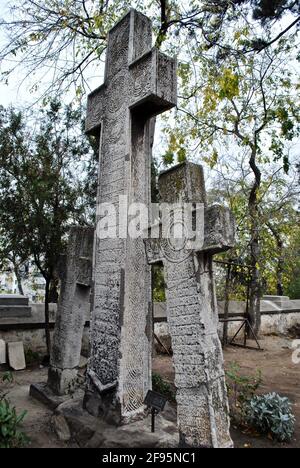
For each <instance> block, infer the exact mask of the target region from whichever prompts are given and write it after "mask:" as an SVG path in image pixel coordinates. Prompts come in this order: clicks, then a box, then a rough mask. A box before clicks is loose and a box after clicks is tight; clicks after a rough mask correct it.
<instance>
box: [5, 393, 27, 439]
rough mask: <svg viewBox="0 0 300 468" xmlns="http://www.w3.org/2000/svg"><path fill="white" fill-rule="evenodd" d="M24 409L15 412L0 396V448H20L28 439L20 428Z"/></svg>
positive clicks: (24, 412)
mask: <svg viewBox="0 0 300 468" xmlns="http://www.w3.org/2000/svg"><path fill="white" fill-rule="evenodd" d="M25 416H26V411H23V412H22V413H21V414H19V415H18V414H17V411H16V408H15V407H13V406H11V404H10V402H9V401H8V400H7V399H6V398H0V448H21V447H24V446H25V445H26V444H27V443H28V442H29V439H28V438H27V436H26V434H25V433H24V432H23V431H22V430H21V424H22V422H23V420H24V418H25Z"/></svg>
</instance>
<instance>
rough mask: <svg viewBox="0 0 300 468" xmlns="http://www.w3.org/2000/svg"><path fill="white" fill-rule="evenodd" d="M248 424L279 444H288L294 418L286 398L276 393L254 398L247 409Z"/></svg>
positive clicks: (293, 427) (292, 431)
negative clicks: (268, 435)
mask: <svg viewBox="0 0 300 468" xmlns="http://www.w3.org/2000/svg"><path fill="white" fill-rule="evenodd" d="M247 421H248V424H250V425H251V426H253V427H254V428H255V429H256V430H258V431H259V432H260V433H261V434H270V435H271V436H272V437H273V438H274V439H276V440H278V441H279V442H289V441H290V440H291V438H292V436H293V433H294V429H295V416H294V415H293V413H292V409H291V403H290V401H289V399H288V398H284V397H280V396H279V395H278V394H277V393H269V394H267V395H262V396H255V397H254V398H252V400H251V401H250V402H249V404H248V408H247Z"/></svg>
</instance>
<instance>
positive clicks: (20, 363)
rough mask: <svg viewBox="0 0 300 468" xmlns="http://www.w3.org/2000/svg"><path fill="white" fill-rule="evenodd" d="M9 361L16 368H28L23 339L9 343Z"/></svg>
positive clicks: (16, 369) (17, 369)
mask: <svg viewBox="0 0 300 468" xmlns="http://www.w3.org/2000/svg"><path fill="white" fill-rule="evenodd" d="M7 355H8V363H9V365H10V367H11V368H12V369H13V370H15V371H19V370H24V369H26V362H25V353H24V345H23V342H22V341H16V342H12V343H7Z"/></svg>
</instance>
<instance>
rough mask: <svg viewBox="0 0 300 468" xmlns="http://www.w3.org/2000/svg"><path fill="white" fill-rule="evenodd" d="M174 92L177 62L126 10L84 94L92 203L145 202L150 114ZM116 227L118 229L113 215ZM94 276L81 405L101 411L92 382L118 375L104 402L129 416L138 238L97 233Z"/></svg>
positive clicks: (144, 319)
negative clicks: (94, 173)
mask: <svg viewBox="0 0 300 468" xmlns="http://www.w3.org/2000/svg"><path fill="white" fill-rule="evenodd" d="M176 95H177V89H176V62H175V61H174V60H172V59H170V58H169V57H166V56H165V55H163V54H161V53H160V52H159V51H158V50H156V49H153V48H152V25H151V21H150V20H149V19H148V18H147V17H145V16H144V15H142V14H140V13H138V12H137V11H135V10H131V11H130V12H129V13H128V14H127V15H126V16H125V17H124V18H123V19H122V20H121V21H120V22H119V23H118V24H117V25H116V26H115V27H114V28H113V29H112V30H111V31H110V33H109V40H108V50H107V61H106V72H105V83H104V84H103V85H102V86H101V87H100V88H98V89H97V90H96V91H94V92H93V93H92V94H91V95H90V96H89V99H88V112H87V119H86V131H87V133H90V134H93V135H96V136H97V137H98V138H100V135H101V140H100V170H99V183H98V196H97V203H98V206H99V205H100V204H101V203H104V202H108V203H115V204H116V208H117V209H116V211H117V213H119V212H120V210H119V209H118V207H117V204H118V203H119V196H120V195H122V196H125V197H126V200H127V201H128V206H129V205H130V204H131V203H132V202H138V203H143V204H145V205H146V206H149V202H150V185H151V184H150V178H151V144H152V132H153V125H152V120H151V119H152V118H153V117H155V116H156V115H158V114H160V113H162V112H163V111H165V110H168V109H170V108H172V107H173V106H174V105H175V104H176ZM126 210H127V207H125V208H124V210H123V209H122V210H121V212H122V213H123V212H125V211H126ZM127 219H128V216H127ZM100 220H101V217H100V215H99V214H98V217H97V223H98V222H99V221H100ZM116 228H117V234H119V232H118V230H119V229H118V228H119V220H117V223H116ZM94 282H95V285H94V300H93V303H94V308H93V314H92V322H91V343H92V349H91V358H90V362H89V370H90V371H92V372H88V376H89V377H88V386H87V393H86V398H85V405H86V408H90V410H91V411H92V412H93V413H94V414H97V413H99V414H102V413H103V411H104V410H105V408H104V407H103V406H104V403H103V398H102V396H101V392H99V390H98V389H99V388H106V386H107V385H108V386H110V385H111V388H115V387H112V385H113V384H114V383H115V382H117V387H116V389H115V390H112V391H111V392H110V394H111V402H110V405H111V406H112V408H115V410H116V412H120V413H121V416H122V417H123V418H130V417H133V416H134V415H135V414H136V413H137V412H140V411H143V401H144V397H145V395H146V393H147V390H148V389H149V388H150V386H151V372H150V368H151V337H150V336H148V335H149V333H148V330H149V314H148V312H149V302H150V301H151V275H150V268H149V266H148V263H147V259H146V254H145V249H144V244H143V240H142V239H141V238H139V239H131V238H130V237H129V236H128V237H126V235H125V236H124V238H116V239H111V238H108V239H99V238H97V241H96V246H95V264H94ZM91 376H93V378H91ZM97 399H98V407H97ZM89 400H91V402H92V403H90V402H89ZM105 405H106V406H107V405H109V403H108V401H107V396H106V397H105Z"/></svg>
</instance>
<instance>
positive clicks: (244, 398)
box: [226, 362, 262, 424]
mask: <svg viewBox="0 0 300 468" xmlns="http://www.w3.org/2000/svg"><path fill="white" fill-rule="evenodd" d="M226 382H227V391H228V397H229V402H230V412H231V418H232V419H233V420H234V421H235V422H236V423H238V424H242V423H244V422H245V419H246V412H247V407H248V406H247V405H248V403H249V402H250V401H251V399H252V398H253V396H254V395H255V393H256V392H257V390H258V388H259V387H260V385H261V383H262V376H261V371H260V370H257V372H256V375H255V376H248V375H243V374H242V373H241V369H240V366H239V365H238V364H237V363H236V362H233V363H230V366H229V369H228V370H227V371H226Z"/></svg>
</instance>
